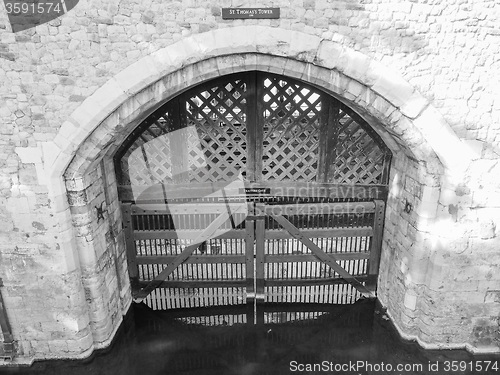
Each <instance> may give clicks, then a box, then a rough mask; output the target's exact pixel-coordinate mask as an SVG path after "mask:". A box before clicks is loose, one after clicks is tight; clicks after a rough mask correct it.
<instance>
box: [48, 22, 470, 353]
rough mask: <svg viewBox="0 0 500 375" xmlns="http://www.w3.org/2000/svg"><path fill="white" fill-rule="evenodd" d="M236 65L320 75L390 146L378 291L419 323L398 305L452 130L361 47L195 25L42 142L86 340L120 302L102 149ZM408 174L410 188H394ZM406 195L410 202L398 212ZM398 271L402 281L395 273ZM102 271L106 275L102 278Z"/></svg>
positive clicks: (109, 320) (102, 335)
mask: <svg viewBox="0 0 500 375" xmlns="http://www.w3.org/2000/svg"><path fill="white" fill-rule="evenodd" d="M277 46H278V47H277ZM247 70H262V71H269V72H272V73H276V74H283V75H287V76H289V77H293V78H296V79H300V80H303V81H305V82H308V83H310V84H312V85H317V86H319V87H321V88H322V89H323V90H326V91H328V92H329V93H331V94H332V95H334V96H335V97H337V98H338V99H339V100H341V101H344V102H346V103H348V104H349V105H350V106H351V107H352V108H354V109H355V110H357V111H358V113H359V114H360V115H361V116H363V117H364V118H365V119H366V120H367V121H368V122H370V124H371V125H372V126H373V128H374V129H375V130H376V131H377V132H378V133H379V135H380V136H381V137H382V138H383V139H384V141H385V142H386V144H387V145H388V146H389V147H390V148H391V150H392V152H393V154H394V163H393V167H392V173H391V184H392V186H391V189H392V190H391V192H390V198H389V202H388V211H387V220H386V229H385V234H384V236H385V241H384V247H385V248H386V250H383V253H382V264H383V268H382V269H381V276H380V288H381V293H380V299H381V301H382V302H383V304H384V305H386V306H387V307H388V311H389V313H390V315H391V316H392V317H393V319H394V322H395V323H396V325H397V326H398V327H399V328H400V331H401V332H402V333H403V334H406V335H407V337H416V338H418V337H419V332H420V331H421V330H419V329H417V328H416V327H415V323H413V322H410V321H409V319H406V317H408V316H411V314H413V313H414V312H415V306H416V301H417V292H416V285H418V284H422V283H424V284H425V282H426V277H427V274H428V272H429V271H428V269H432V267H429V265H430V263H429V262H430V260H429V259H430V258H429V252H430V249H429V248H428V247H427V246H426V239H428V235H427V234H428V231H429V230H428V227H429V224H431V223H432V222H434V220H436V218H437V217H438V201H439V199H440V192H441V189H443V188H444V187H443V184H445V183H448V182H449V181H452V179H453V177H454V176H455V175H456V174H457V173H459V170H460V169H461V167H466V166H467V165H468V163H469V159H468V156H467V154H466V153H464V152H462V151H461V147H459V146H460V145H461V143H460V140H459V139H458V138H457V137H456V135H455V134H454V133H453V131H452V130H451V129H450V128H449V127H448V126H447V124H446V123H445V121H444V120H443V118H442V117H441V116H440V115H439V114H438V112H437V111H436V110H435V109H434V108H432V107H431V106H430V105H429V103H428V102H427V101H426V100H425V99H424V98H423V97H422V96H421V95H419V94H418V93H417V92H416V91H415V90H414V89H413V87H411V85H409V84H408V83H407V82H406V81H405V80H404V79H403V78H402V77H401V76H400V75H399V74H398V73H397V72H393V71H391V70H389V69H387V68H385V67H384V66H382V65H381V64H379V63H377V62H375V61H373V60H371V59H370V58H369V57H367V56H365V55H363V54H361V53H359V52H356V51H354V50H351V49H348V48H346V47H342V46H340V45H338V44H336V43H335V42H332V41H328V40H322V39H320V38H318V37H316V36H311V35H308V34H304V33H300V32H290V31H289V30H281V29H276V28H266V27H260V26H244V27H235V28H228V29H220V30H215V31H211V32H208V33H204V34H198V35H194V36H192V37H189V38H186V39H183V40H182V41H180V42H177V43H175V44H172V45H171V46H169V47H166V48H164V49H162V50H160V51H157V52H155V53H153V54H151V55H150V56H147V57H145V58H143V59H141V60H139V61H138V62H137V63H135V64H133V65H131V66H130V67H128V68H127V69H125V70H124V71H122V72H120V73H119V74H117V75H116V76H115V77H113V78H112V79H110V80H109V81H108V82H107V83H106V84H105V85H103V86H102V87H101V88H100V89H98V90H97V91H96V92H95V93H94V94H93V95H91V96H90V97H89V98H87V99H86V100H85V101H84V102H83V103H82V105H81V106H80V107H79V108H78V109H77V110H75V111H74V112H73V114H72V116H71V117H70V118H69V119H68V121H66V122H65V123H64V124H63V126H62V127H61V129H60V131H59V133H58V135H57V137H56V138H55V139H54V141H53V142H49V143H47V144H46V145H45V146H46V147H45V150H46V151H47V152H46V153H45V154H44V156H45V157H44V162H45V165H44V167H45V171H46V172H47V174H48V175H49V176H50V177H49V179H50V185H51V195H52V197H53V199H54V201H55V203H56V211H57V212H58V215H57V216H58V220H59V222H60V223H61V224H66V223H67V222H68V220H72V221H73V226H74V228H67V229H66V230H65V231H64V233H63V234H62V236H61V240H60V241H61V245H60V246H61V247H62V248H64V251H65V254H66V257H67V258H68V260H67V263H68V264H73V266H74V267H75V268H79V269H80V270H81V272H82V283H83V289H84V290H85V293H86V295H87V296H88V298H87V299H88V300H89V301H90V302H89V316H90V319H89V320H90V326H91V331H92V340H93V343H90V342H88V343H87V344H88V348H85V349H91V348H92V347H102V346H106V345H107V344H108V343H109V341H110V339H111V338H112V336H113V332H114V331H115V330H116V328H117V327H118V325H119V322H120V321H121V318H120V316H121V314H122V313H123V312H124V311H126V310H127V308H128V306H129V304H130V302H131V298H130V291H129V285H128V282H127V279H126V277H125V278H124V277H122V276H123V275H126V274H127V273H126V272H123V270H124V269H125V267H126V265H125V258H126V255H125V252H124V248H125V246H124V244H123V241H124V239H123V234H122V233H121V232H120V224H119V223H120V219H121V217H120V212H119V210H118V209H116V205H115V198H114V193H113V189H115V190H116V188H115V187H114V183H115V182H114V181H113V179H112V177H110V176H112V175H113V173H112V163H111V162H110V161H111V156H112V154H113V152H114V151H115V150H116V147H117V146H118V145H119V144H120V143H121V142H122V141H123V140H124V139H125V137H126V136H127V135H128V134H129V133H130V132H131V131H132V130H133V129H134V127H135V126H136V125H137V124H139V122H140V121H141V120H142V119H143V118H145V117H146V116H147V115H148V114H150V113H151V112H152V111H154V110H155V109H156V108H157V107H158V106H159V105H161V104H162V103H164V102H165V101H167V100H168V99H169V98H171V97H173V96H175V95H177V94H178V93H180V92H182V91H183V90H186V89H187V88H188V87H191V86H193V85H195V84H198V83H200V82H203V81H205V80H208V79H210V78H215V77H217V76H219V75H223V74H229V73H234V72H241V71H247ZM457 171H458V172H457ZM440 175H442V176H445V177H444V178H441V177H440ZM408 179H409V180H411V181H412V182H411V184H412V185H413V187H414V188H413V189H412V191H402V182H403V181H405V180H408ZM96 181H97V183H96ZM411 184H410V185H411ZM103 188H104V189H103ZM100 193H102V194H100ZM66 195H67V196H68V197H69V204H68V203H67V201H66ZM403 201H404V202H405V203H403ZM102 203H104V205H102ZM99 204H101V207H100V208H104V209H106V215H101V216H100V217H98V216H97V215H99V212H100V213H101V214H102V213H103V211H102V210H101V211H99V210H97V207H98V206H99ZM407 204H409V206H408V205H407ZM405 207H406V208H408V207H410V209H408V210H407V211H408V212H405V210H402V208H405ZM101 219H102V220H101ZM403 226H405V227H406V229H405V231H406V233H405V231H403V230H402V227H403ZM409 226H411V228H410V227H409ZM64 227H65V228H66V227H67V225H65V226H64ZM409 228H410V229H409ZM408 231H409V232H411V233H410V234H409V233H408ZM401 236H402V237H405V238H406V239H405V238H401ZM408 238H410V240H408ZM109 249H111V250H109ZM410 249H411V252H410ZM403 265H404V267H403ZM401 274H402V275H401ZM120 275H122V276H120ZM400 275H401V278H403V279H405V280H406V282H405V284H404V285H402V284H400V283H398V282H397V281H396V279H397V277H398V276H400ZM109 279H112V280H113V282H112V284H110V283H109V282H108V283H106V280H109ZM114 287H118V290H119V292H118V293H116V291H115V293H114V292H113V288H114ZM389 291H390V292H391V293H390V294H391V295H389Z"/></svg>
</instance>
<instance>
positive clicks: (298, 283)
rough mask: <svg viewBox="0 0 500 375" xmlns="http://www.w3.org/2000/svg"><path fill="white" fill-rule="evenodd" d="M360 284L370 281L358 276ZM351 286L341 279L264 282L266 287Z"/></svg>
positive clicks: (271, 280) (363, 276)
mask: <svg viewBox="0 0 500 375" xmlns="http://www.w3.org/2000/svg"><path fill="white" fill-rule="evenodd" d="M356 279H357V280H358V281H359V282H365V281H367V280H368V278H367V276H365V275H361V276H356ZM339 284H350V283H349V282H348V281H346V280H344V279H343V278H341V277H335V278H313V279H283V280H278V279H268V280H265V281H264V285H265V286H312V285H339Z"/></svg>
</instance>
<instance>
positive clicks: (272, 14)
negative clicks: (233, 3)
mask: <svg viewBox="0 0 500 375" xmlns="http://www.w3.org/2000/svg"><path fill="white" fill-rule="evenodd" d="M242 18H280V8H222V19H225V20H230V19H242Z"/></svg>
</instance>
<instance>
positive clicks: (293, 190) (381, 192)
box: [118, 181, 388, 203]
mask: <svg viewBox="0 0 500 375" xmlns="http://www.w3.org/2000/svg"><path fill="white" fill-rule="evenodd" d="M227 185H228V183H226V182H220V183H190V184H177V185H174V184H165V185H160V184H158V185H154V186H139V188H141V190H143V193H141V194H140V198H141V199H140V200H138V199H137V198H138V197H137V196H136V195H135V194H134V188H133V187H132V186H130V185H119V186H118V194H119V197H120V200H121V201H127V202H137V203H138V202H140V201H141V202H144V203H148V202H155V201H156V202H160V203H164V201H165V199H168V200H175V199H199V198H204V197H206V196H208V195H210V194H213V193H215V192H217V191H219V190H220V189H222V188H223V187H226V186H227ZM244 185H245V188H251V189H269V192H268V194H260V195H259V194H255V195H251V194H241V193H240V191H239V189H238V190H236V189H232V190H231V189H227V190H225V193H226V196H227V197H232V198H239V199H241V200H245V199H249V198H250V197H259V198H261V199H262V200H265V199H266V198H269V199H274V198H276V197H301V198H309V197H317V198H332V199H351V198H355V199H359V200H370V199H382V200H384V199H386V198H387V193H388V187H387V186H386V185H347V184H331V183H318V182H291V181H286V182H282V181H264V182H254V183H250V182H244ZM146 190H147V191H146Z"/></svg>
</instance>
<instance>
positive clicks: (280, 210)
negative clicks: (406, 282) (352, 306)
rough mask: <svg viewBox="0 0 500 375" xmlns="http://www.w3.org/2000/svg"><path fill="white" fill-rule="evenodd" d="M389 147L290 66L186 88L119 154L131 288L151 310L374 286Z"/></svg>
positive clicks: (370, 290) (350, 292)
mask: <svg viewBox="0 0 500 375" xmlns="http://www.w3.org/2000/svg"><path fill="white" fill-rule="evenodd" d="M390 158H391V153H390V151H389V150H388V149H387V147H386V146H385V145H384V143H383V142H382V141H381V139H380V138H379V137H378V135H377V134H376V133H375V132H374V131H373V130H372V129H371V128H370V126H369V125H368V124H367V123H366V122H365V121H364V120H363V119H362V118H361V117H359V116H358V115H357V114H356V113H355V112H353V111H352V110H351V109H349V108H348V107H346V106H345V105H344V104H342V103H341V102H339V101H338V100H336V99H335V98H333V97H332V96H330V95H328V94H327V93H325V92H323V91H321V90H319V89H317V88H315V87H312V86H309V85H307V84H305V83H303V82H299V81H296V80H293V79H290V78H288V77H282V76H277V75H273V74H269V73H261V72H247V73H241V74H235V75H230V76H225V77H221V78H220V79H217V80H214V81H210V82H207V83H205V84H203V85H201V86H197V87H195V88H192V89H189V90H187V91H186V92H184V93H183V94H181V95H179V96H178V97H176V98H175V99H173V100H170V101H169V102H167V103H165V104H164V105H163V106H162V107H160V108H159V109H158V110H157V111H155V112H154V113H153V114H152V115H150V116H149V117H148V118H147V119H146V120H145V121H143V123H142V124H141V125H139V126H138V127H137V128H136V129H135V130H134V131H133V132H132V134H131V135H130V136H129V137H128V139H127V140H126V142H124V144H123V145H122V147H121V148H120V150H119V152H118V153H117V155H116V157H115V168H116V171H117V177H118V183H119V195H120V199H121V201H122V212H123V215H124V228H125V234H126V239H127V248H128V260H129V272H130V276H131V279H132V281H133V285H134V296H135V298H136V299H138V300H142V299H144V298H145V299H146V301H147V303H148V304H149V305H150V306H151V307H153V308H155V309H166V308H175V307H194V306H207V305H219V304H241V303H246V302H247V300H248V299H251V300H261V301H267V302H324V303H351V302H354V301H355V300H356V299H358V298H359V297H360V296H361V295H365V296H374V295H375V292H376V278H377V273H378V264H379V257H380V247H381V242H382V241H381V239H382V226H383V216H384V208H385V203H384V202H385V200H386V197H387V180H388V170H389V165H390Z"/></svg>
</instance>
